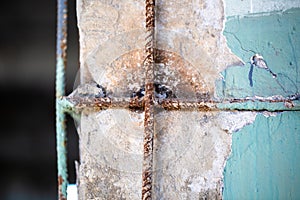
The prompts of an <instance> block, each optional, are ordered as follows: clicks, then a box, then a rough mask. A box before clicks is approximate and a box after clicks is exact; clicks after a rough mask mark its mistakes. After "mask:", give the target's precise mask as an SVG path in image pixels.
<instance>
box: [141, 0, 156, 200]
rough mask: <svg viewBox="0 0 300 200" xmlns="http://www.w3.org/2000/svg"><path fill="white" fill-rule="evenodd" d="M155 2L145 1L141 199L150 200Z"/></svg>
mask: <svg viewBox="0 0 300 200" xmlns="http://www.w3.org/2000/svg"><path fill="white" fill-rule="evenodd" d="M154 9H155V0H146V31H147V36H146V45H145V51H146V59H145V62H144V66H145V69H146V83H145V120H144V127H145V130H144V160H143V175H142V176H143V183H142V199H143V200H144V199H152V173H153V137H154V64H155V63H154V60H155V59H154V55H155V54H154V51H155V47H154V44H155V29H154V28H155V10H154Z"/></svg>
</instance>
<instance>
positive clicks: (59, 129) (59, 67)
mask: <svg viewBox="0 0 300 200" xmlns="http://www.w3.org/2000/svg"><path fill="white" fill-rule="evenodd" d="M66 52H67V0H57V39H56V83H55V84H56V151H57V177H58V199H59V200H66V199H67V186H68V180H67V179H68V175H67V147H66V143H67V137H66V124H65V120H66V119H65V113H64V108H63V106H62V105H61V104H60V103H59V102H60V98H61V97H62V96H64V95H65V68H66V58H67V53H66Z"/></svg>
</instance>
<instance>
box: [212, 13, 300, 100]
mask: <svg viewBox="0 0 300 200" xmlns="http://www.w3.org/2000/svg"><path fill="white" fill-rule="evenodd" d="M299 30H300V9H299V8H298V9H290V10H287V11H285V12H282V13H273V14H271V15H269V16H258V17H257V16H256V17H255V16H247V17H243V18H238V17H233V18H228V19H227V22H226V24H225V30H224V35H225V36H226V38H227V41H228V46H229V47H230V49H231V50H232V52H233V53H235V54H236V55H237V56H239V57H240V58H241V59H242V60H243V61H244V62H248V63H246V65H245V66H234V67H229V68H227V69H226V70H225V71H223V72H222V75H223V77H224V79H223V80H219V81H217V83H216V93H217V96H218V97H220V98H243V97H247V96H254V95H257V96H263V97H266V96H273V95H282V96H284V97H286V96H288V95H291V94H295V93H298V92H299V86H300V69H299V64H300V31H299ZM253 52H256V53H259V54H261V55H262V56H263V57H264V59H265V60H266V62H267V64H268V66H269V68H270V69H271V70H272V71H273V72H274V73H276V74H277V78H275V79H274V78H273V77H272V75H271V74H270V73H269V72H268V71H266V70H264V69H261V68H257V67H254V69H253V74H252V79H253V87H251V86H250V84H249V79H248V74H249V70H250V63H249V61H250V60H249V59H250V57H251V56H253V55H254V53H253Z"/></svg>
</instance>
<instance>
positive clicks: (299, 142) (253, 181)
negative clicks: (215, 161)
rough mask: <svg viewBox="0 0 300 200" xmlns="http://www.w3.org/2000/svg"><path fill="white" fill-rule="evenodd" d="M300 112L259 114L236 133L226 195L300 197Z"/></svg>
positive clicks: (228, 170)
mask: <svg viewBox="0 0 300 200" xmlns="http://www.w3.org/2000/svg"><path fill="white" fill-rule="evenodd" d="M299 122H300V113H299V112H283V113H280V114H278V115H277V116H276V117H265V116H263V115H262V114H259V115H258V116H257V117H256V120H255V121H254V123H253V124H251V125H248V126H246V127H244V128H243V129H241V130H240V131H239V132H236V133H234V134H233V136H232V152H231V156H230V157H229V159H228V160H227V163H226V167H225V170H224V190H223V198H224V199H225V200H226V199H230V200H234V199H243V200H247V199H249V200H250V199H251V200H252V199H284V200H285V199H300V190H299V186H300V126H299Z"/></svg>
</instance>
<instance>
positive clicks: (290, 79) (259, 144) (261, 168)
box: [217, 9, 300, 200]
mask: <svg viewBox="0 0 300 200" xmlns="http://www.w3.org/2000/svg"><path fill="white" fill-rule="evenodd" d="M224 35H225V36H226V38H227V40H228V45H229V47H230V48H231V49H232V51H233V52H234V53H235V54H236V55H238V56H239V57H240V58H242V59H243V60H244V61H245V62H248V60H249V58H250V57H251V56H252V55H253V52H251V51H250V50H252V51H255V52H257V53H260V54H261V55H263V56H264V58H265V59H266V61H267V63H268V65H269V67H270V68H271V69H272V71H274V72H275V73H276V74H277V75H278V77H277V79H274V78H273V77H272V75H271V74H270V73H269V72H267V71H266V70H263V69H259V68H254V70H253V77H252V78H253V87H251V86H250V84H249V79H248V73H249V69H250V64H249V63H246V65H245V66H233V67H229V68H228V69H226V70H225V71H224V72H223V73H222V74H223V76H224V80H220V81H218V82H217V94H218V95H219V97H221V98H239V97H246V96H254V95H257V96H265V97H266V96H274V95H282V96H285V97H286V96H289V95H291V94H296V93H299V87H300V69H299V64H300V9H291V10H287V11H285V12H281V13H271V14H270V15H268V16H263V15H260V16H247V17H243V18H238V17H232V18H229V19H228V20H227V22H226V25H225V31H224ZM265 107H266V110H268V108H271V107H272V106H271V104H265ZM276 114H277V115H276V116H271V117H265V116H264V115H262V114H261V113H260V114H258V115H257V117H256V120H255V121H254V123H253V124H250V125H248V126H245V127H244V128H243V129H242V130H240V131H238V132H236V133H233V137H232V153H231V155H230V157H229V159H228V160H227V163H226V167H225V170H224V190H223V197H224V199H225V200H226V199H230V200H231V199H238V200H241V199H243V200H244V199H283V200H285V199H300V111H293V112H281V113H276Z"/></svg>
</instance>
